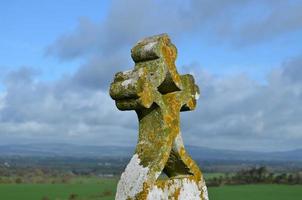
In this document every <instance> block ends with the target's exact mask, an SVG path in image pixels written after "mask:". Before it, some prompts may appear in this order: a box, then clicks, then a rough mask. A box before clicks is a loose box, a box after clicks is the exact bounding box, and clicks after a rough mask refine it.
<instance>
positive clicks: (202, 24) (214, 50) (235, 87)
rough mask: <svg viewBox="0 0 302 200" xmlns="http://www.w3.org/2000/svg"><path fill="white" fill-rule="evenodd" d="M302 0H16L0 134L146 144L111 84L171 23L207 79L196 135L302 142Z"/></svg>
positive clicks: (5, 15)
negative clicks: (140, 46) (138, 45)
mask: <svg viewBox="0 0 302 200" xmlns="http://www.w3.org/2000/svg"><path fill="white" fill-rule="evenodd" d="M301 10H302V1H301V0H297V1H294V0H293V1H290V0H288V1H283V0H264V1H256V0H216V1H213V0H189V1H185V3H184V1H180V0H166V1H159V0H145V1H141V0H129V1H126V0H124V1H123V0H120V1H116V0H114V1H104V0H99V1H97V0H88V1H81V0H61V1H60V2H54V1H52V0H45V1H38V0H28V1H21V0H19V1H18V0H11V1H2V2H1V3H0V69H1V72H0V144H10V143H37V142H43V143H45V142H47V143H48V142H70V143H76V144H91V145H124V146H134V145H135V142H136V139H137V125H138V122H137V118H136V115H135V113H134V112H133V111H132V112H120V111H118V110H117V108H116V107H115V104H114V102H113V100H111V99H110V97H109V94H108V89H109V85H110V82H111V81H112V78H113V76H114V73H115V72H118V71H122V70H127V69H131V68H132V67H133V66H134V64H133V62H132V60H131V57H130V49H131V47H132V46H133V45H134V44H135V42H136V41H138V40H139V39H142V38H144V37H146V36H150V35H154V34H159V33H168V34H169V35H170V37H171V39H172V41H173V43H174V44H175V45H176V46H177V48H178V53H179V55H178V59H177V66H178V69H179V72H180V73H182V74H184V73H191V74H193V75H194V76H195V78H196V79H197V82H198V85H199V87H200V88H201V92H202V94H201V98H200V99H199V102H198V108H197V109H196V110H195V111H193V112H185V113H182V115H181V117H182V124H181V126H182V132H183V137H184V141H185V144H187V145H188V144H190V145H198V146H205V147H211V148H220V149H239V150H253V151H276V150H277V151H278V150H289V149H295V148H301V147H302V106H301V105H302V37H301V35H302V12H301Z"/></svg>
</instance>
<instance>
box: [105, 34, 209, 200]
mask: <svg viewBox="0 0 302 200" xmlns="http://www.w3.org/2000/svg"><path fill="white" fill-rule="evenodd" d="M131 56H132V59H133V60H134V62H135V66H134V69H133V70H129V71H126V72H118V73H117V74H116V75H115V78H114V81H113V83H112V84H111V87H110V95H111V97H112V98H113V99H114V100H115V101H116V106H117V107H118V109H120V110H135V111H136V113H137V116H138V119H139V139H138V143H137V146H136V150H135V154H134V156H133V157H132V159H131V161H130V163H129V164H128V166H127V168H126V170H125V172H124V173H123V174H122V176H121V179H120V181H119V183H118V186H117V193H116V200H129V199H130V200H151V199H152V200H157V199H158V200H166V199H167V200H168V199H174V200H195V199H196V200H197V199H198V200H207V199H208V194H207V188H206V185H205V181H204V179H203V175H202V173H201V171H200V169H199V167H198V166H197V164H196V163H195V162H194V161H193V160H192V159H191V157H190V156H189V155H188V154H187V153H186V151H185V148H184V145H183V142H182V136H181V133H180V127H179V126H180V111H189V110H193V109H194V108H195V107H196V101H197V99H198V98H199V89H198V86H197V85H195V82H194V78H193V76H192V75H189V74H186V75H180V74H178V72H177V69H176V66H175V60H176V57H177V49H176V47H175V46H174V45H173V44H172V43H171V42H170V39H169V37H168V35H167V34H161V35H157V36H153V37H149V38H145V39H143V40H141V41H139V42H138V43H137V44H136V45H135V46H134V47H133V48H132V50H131ZM161 172H164V173H165V174H166V175H167V176H168V177H169V178H168V179H163V180H161V179H160V178H159V176H160V174H161Z"/></svg>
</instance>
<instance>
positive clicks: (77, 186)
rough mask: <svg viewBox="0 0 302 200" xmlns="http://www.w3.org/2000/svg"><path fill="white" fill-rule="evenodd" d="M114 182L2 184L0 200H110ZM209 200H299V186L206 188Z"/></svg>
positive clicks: (301, 195)
mask: <svg viewBox="0 0 302 200" xmlns="http://www.w3.org/2000/svg"><path fill="white" fill-rule="evenodd" d="M115 187H116V181H115V180H98V181H96V180H95V181H87V182H85V181H84V182H75V183H72V184H2V185H0V199H1V200H42V199H44V200H56V199H57V200H63V199H64V200H67V199H72V198H70V197H71V194H74V196H75V197H74V198H73V199H81V200H84V199H87V200H98V199H102V200H109V199H114V193H115ZM209 195H210V199H213V200H301V197H302V186H287V185H245V186H223V187H211V188H209Z"/></svg>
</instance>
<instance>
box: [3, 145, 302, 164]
mask: <svg viewBox="0 0 302 200" xmlns="http://www.w3.org/2000/svg"><path fill="white" fill-rule="evenodd" d="M186 149H187V151H188V152H189V153H190V155H191V156H192V157H193V158H194V159H198V160H226V161H232V160H237V161H302V149H297V150H293V151H284V152H270V153H261V152H251V151H235V150H223V149H211V148H205V147H197V146H187V147H186ZM133 151H134V147H121V146H90V145H75V144H22V145H2V146H0V156H42V157H54V156H62V157H94V158H102V157H113V158H114V157H115V158H118V157H130V156H131V155H132V153H133Z"/></svg>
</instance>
